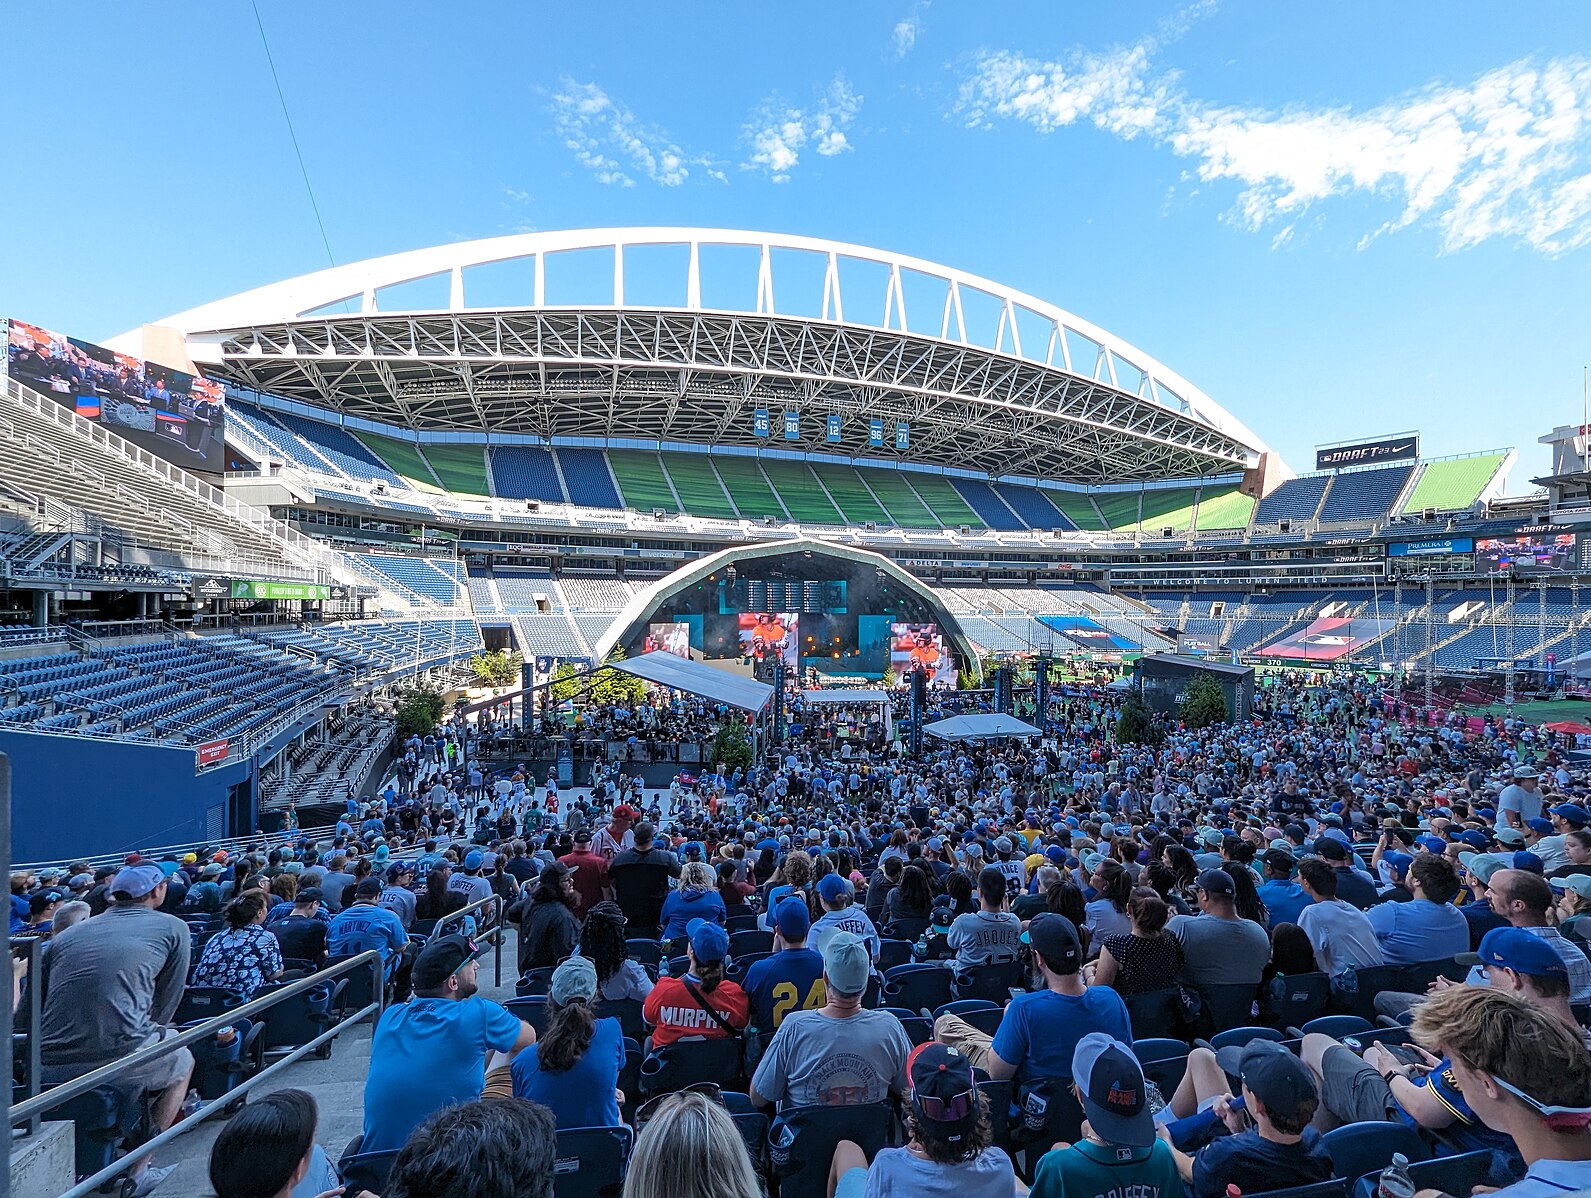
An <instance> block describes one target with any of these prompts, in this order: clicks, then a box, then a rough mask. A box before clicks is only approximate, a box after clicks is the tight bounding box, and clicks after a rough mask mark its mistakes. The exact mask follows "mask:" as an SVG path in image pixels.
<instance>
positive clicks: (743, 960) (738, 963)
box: [724, 953, 773, 985]
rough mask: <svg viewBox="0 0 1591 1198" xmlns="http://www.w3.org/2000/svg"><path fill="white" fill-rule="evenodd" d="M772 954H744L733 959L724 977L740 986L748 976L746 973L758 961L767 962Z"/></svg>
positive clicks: (726, 967) (725, 968) (725, 969)
mask: <svg viewBox="0 0 1591 1198" xmlns="http://www.w3.org/2000/svg"><path fill="white" fill-rule="evenodd" d="M771 956H773V954H772V953H743V954H742V955H741V956H738V957H735V958H732V959H731V960H730V962H729V963H728V964H727V965H726V966H725V967H724V976H725V977H726V978H728V979H729V980H730V981H732V982H734V983H735V984H736V985H740V984H741V983H742V981H743V980H744V978H745V976H746V971H747V970H748V969H750V968H751V967H752V966H753V965H755V964H756V963H757V962H758V961H766V960H767V959H768V958H769V957H771Z"/></svg>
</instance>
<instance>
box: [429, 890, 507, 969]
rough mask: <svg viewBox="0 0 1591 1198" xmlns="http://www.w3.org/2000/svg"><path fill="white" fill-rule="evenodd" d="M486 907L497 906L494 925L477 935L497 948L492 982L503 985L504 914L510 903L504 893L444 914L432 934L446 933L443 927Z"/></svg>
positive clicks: (490, 895) (479, 938) (491, 895)
mask: <svg viewBox="0 0 1591 1198" xmlns="http://www.w3.org/2000/svg"><path fill="white" fill-rule="evenodd" d="M485 907H495V908H496V910H495V912H494V913H493V919H492V926H491V927H489V928H487V929H485V930H484V931H482V932H481V933H480V935H478V936H477V937H476V940H477V941H480V940H487V939H488V938H489V939H490V942H491V944H492V947H493V948H495V949H496V950H497V951H496V954H495V959H494V960H493V963H492V983H493V985H497V986H501V985H502V984H503V928H504V922H503V916H504V915H505V914H506V912H507V909H508V904H507V903H505V902H504V901H503V896H502V895H500V894H489V895H487V896H486V897H485V898H483V899H476V900H475V901H474V902H473V903H470V904H469V905H467V906H464V907H460V908H459V909H458V910H457V911H454V912H453V913H452V914H450V915H444V916H443V917H442V918H441V919H438V920H437V921H436V927H437V930H436V931H435V932H433V933H432V934H433V935H438V936H440V935H445V934H446V933H444V932H442V931H441V929H442V928H444V927H446V926H447V925H448V924H451V923H453V922H455V921H458V920H462V919H463V918H464V917H465V916H468V915H474V914H475V912H477V911H479V910H481V909H483V908H485Z"/></svg>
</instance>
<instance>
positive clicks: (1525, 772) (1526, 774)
mask: <svg viewBox="0 0 1591 1198" xmlns="http://www.w3.org/2000/svg"><path fill="white" fill-rule="evenodd" d="M1514 777H1515V778H1539V777H1541V775H1540V774H1538V773H1537V772H1536V767H1535V766H1533V765H1516V766H1515V767H1514Z"/></svg>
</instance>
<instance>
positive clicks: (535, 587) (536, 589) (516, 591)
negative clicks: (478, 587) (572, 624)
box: [496, 571, 557, 612]
mask: <svg viewBox="0 0 1591 1198" xmlns="http://www.w3.org/2000/svg"><path fill="white" fill-rule="evenodd" d="M496 582H497V593H498V594H499V595H500V596H501V597H502V600H503V610H504V611H509V612H519V611H538V610H540V606H541V605H540V603H538V599H539V600H540V601H541V602H546V603H548V604H549V605H550V606H553V607H556V606H557V592H556V590H555V589H554V587H553V582H552V576H551V575H550V574H519V573H514V574H511V573H507V572H504V571H499V572H498V573H497V577H496Z"/></svg>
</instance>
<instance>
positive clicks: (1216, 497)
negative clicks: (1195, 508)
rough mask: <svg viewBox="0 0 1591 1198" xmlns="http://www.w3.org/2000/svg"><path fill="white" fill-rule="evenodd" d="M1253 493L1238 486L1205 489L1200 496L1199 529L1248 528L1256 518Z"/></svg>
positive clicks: (1201, 530) (1202, 530)
mask: <svg viewBox="0 0 1591 1198" xmlns="http://www.w3.org/2000/svg"><path fill="white" fill-rule="evenodd" d="M1256 502H1257V501H1256V500H1255V498H1254V496H1252V495H1245V494H1243V492H1242V491H1239V490H1238V489H1237V488H1236V487H1232V488H1230V489H1228V490H1225V491H1209V490H1207V491H1205V493H1204V494H1203V495H1202V496H1201V497H1200V498H1199V531H1200V532H1204V531H1206V530H1208V529H1214V528H1247V527H1248V524H1249V521H1250V520H1252V519H1253V518H1254V505H1255V503H1256Z"/></svg>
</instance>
